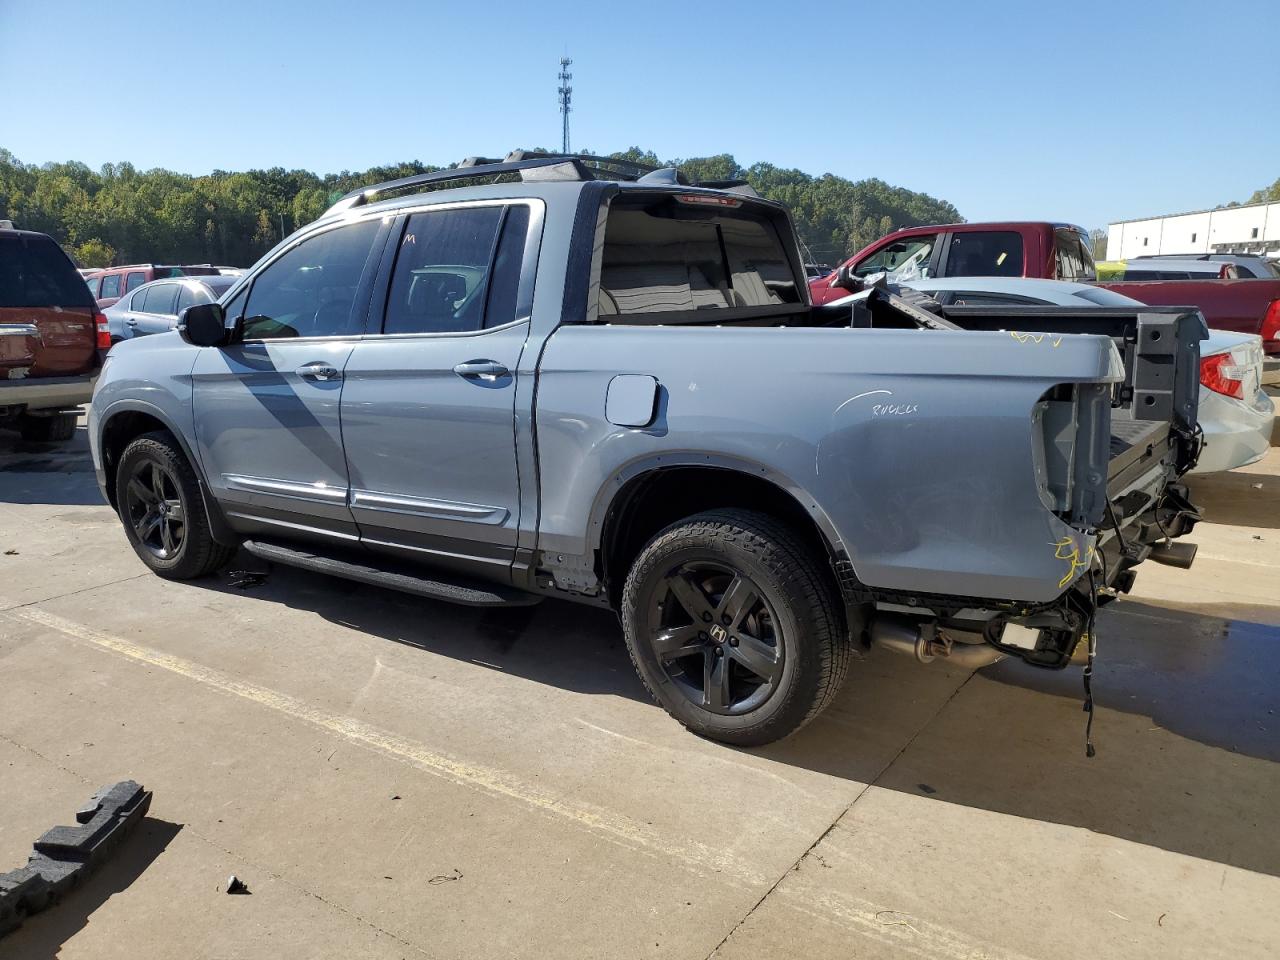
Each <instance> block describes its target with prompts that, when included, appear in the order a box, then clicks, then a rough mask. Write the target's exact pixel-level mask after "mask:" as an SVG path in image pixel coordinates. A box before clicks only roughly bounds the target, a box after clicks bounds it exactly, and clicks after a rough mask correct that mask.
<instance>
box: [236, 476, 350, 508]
mask: <svg viewBox="0 0 1280 960" xmlns="http://www.w3.org/2000/svg"><path fill="white" fill-rule="evenodd" d="M222 482H223V483H225V484H226V485H227V489H229V490H240V491H242V492H244V493H265V494H267V495H268V496H272V497H285V498H286V499H289V500H310V501H313V502H315V503H335V504H338V503H340V504H345V503H346V502H347V489H346V487H331V486H328V485H326V484H317V483H297V482H295V481H292V480H272V479H271V478H269V477H244V476H240V475H238V474H234V473H224V474H223V475H222Z"/></svg>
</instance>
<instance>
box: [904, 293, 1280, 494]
mask: <svg viewBox="0 0 1280 960" xmlns="http://www.w3.org/2000/svg"><path fill="white" fill-rule="evenodd" d="M909 286H910V287H911V288H912V289H913V290H919V291H920V292H921V293H927V294H929V295H930V296H932V297H934V298H935V299H937V300H939V301H940V302H941V303H943V304H947V305H951V306H963V305H966V304H968V305H973V306H996V305H1002V306H1014V305H1032V304H1053V305H1056V306H1063V307H1079V306H1083V305H1085V304H1093V305H1094V306H1099V307H1132V306H1134V305H1136V304H1138V301H1137V300H1134V299H1133V298H1132V297H1126V296H1124V295H1123V294H1119V293H1115V292H1113V291H1111V290H1104V289H1102V288H1101V287H1096V286H1094V285H1092V284H1089V283H1070V282H1068V281H1065V280H1035V279H1031V278H1029V277H949V278H947V279H944V280H913V281H911V283H910V284H909ZM1263 359H1264V358H1263V352H1262V339H1261V338H1260V337H1257V336H1255V335H1253V334H1250V333H1233V332H1231V331H1229V330H1210V331H1209V339H1208V340H1205V341H1204V342H1203V343H1201V344H1200V413H1199V417H1200V428H1201V429H1202V430H1204V438H1205V446H1204V450H1203V451H1202V452H1201V454H1200V461H1199V463H1198V464H1197V465H1196V468H1195V469H1194V470H1193V471H1191V472H1192V473H1220V472H1222V471H1224V470H1234V469H1235V468H1236V467H1243V466H1245V465H1246V464H1250V463H1254V462H1255V461H1257V460H1260V459H1262V457H1263V456H1265V455H1266V452H1267V451H1268V450H1269V449H1271V431H1272V426H1273V424H1274V421H1275V405H1274V404H1273V402H1272V400H1271V397H1269V396H1268V395H1267V394H1266V392H1265V391H1264V390H1263V389H1262V364H1263Z"/></svg>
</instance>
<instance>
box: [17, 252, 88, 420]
mask: <svg viewBox="0 0 1280 960" xmlns="http://www.w3.org/2000/svg"><path fill="white" fill-rule="evenodd" d="M110 346H111V340H110V334H109V333H108V332H107V318H106V317H104V316H103V315H102V314H100V313H99V312H98V308H97V305H96V304H95V303H94V300H93V295H92V294H91V293H90V292H89V288H88V287H86V286H85V282H84V281H83V280H82V279H81V278H80V274H79V273H77V272H76V268H75V265H74V264H72V262H71V260H70V258H68V257H67V255H66V254H65V253H64V252H63V251H62V248H61V247H59V246H58V244H57V243H55V242H54V240H53V238H51V237H48V236H45V235H44V234H43V233H31V232H28V231H26V230H8V229H3V230H0V424H3V425H6V426H16V427H17V428H18V430H19V431H20V432H21V433H22V437H23V439H24V440H68V439H70V438H71V436H72V434H73V433H74V432H75V428H76V418H77V416H78V415H79V411H78V410H77V409H76V408H77V407H78V406H79V405H80V404H82V403H88V402H89V399H90V398H91V397H92V395H93V384H94V380H95V379H96V378H97V375H98V368H99V366H100V361H99V353H98V351H99V348H100V347H110Z"/></svg>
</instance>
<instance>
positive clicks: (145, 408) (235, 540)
mask: <svg viewBox="0 0 1280 960" xmlns="http://www.w3.org/2000/svg"><path fill="white" fill-rule="evenodd" d="M121 413H145V414H146V415H147V416H149V417H153V418H154V419H156V420H159V421H160V422H161V423H162V424H163V425H164V428H165V429H166V430H168V431H169V433H170V434H172V435H173V438H174V439H175V440H177V441H178V446H179V447H181V448H182V454H183V456H185V457H186V458H187V462H188V463H189V464H191V469H192V470H194V471H195V475H196V482H197V483H198V484H199V485H200V499H201V500H202V501H203V502H204V512H205V515H206V516H207V517H208V518H209V533H210V534H211V535H212V536H213V539H214V540H215V541H216V542H217V543H219V544H221V545H222V546H224V547H236V546H239V545H240V537H238V536H237V535H236V533H235V531H234V530H232V529H231V524H230V523H228V522H227V518H226V516H225V514H223V512H222V506H221V505H220V504H219V503H218V501H217V499H216V498H215V497H214V496H213V493H212V491H211V490H210V489H209V484H208V481H206V480H205V476H204V466H203V464H201V462H200V458H199V457H197V456H196V453H195V451H194V450H193V449H192V447H191V445H190V444H189V443H188V442H187V438H186V435H185V434H184V433H183V432H182V431H181V430H179V429H178V428H177V427H176V426H174V423H173V418H172V417H171V416H169V414H168V413H166V412H165V411H164V410H162V409H161V408H160V407H157V406H156V405H155V404H152V403H148V402H147V401H145V400H137V399H132V398H130V399H124V400H117V401H115V402H114V403H112V404H111V405H110V406H109V407H107V408H106V409H105V410H103V411H102V412H101V413H100V414H98V417H97V420H98V429H97V436H96V437H95V438H94V439H95V440H96V441H97V446H98V450H99V451H100V453H99V455H100V456H101V458H102V465H103V469H104V470H105V469H106V453H105V451H104V448H103V445H102V440H103V435H104V434H105V433H106V429H107V424H108V423H110V422H111V420H112V419H113V418H114V417H115V416H117V415H118V414H121ZM107 492H108V499H110V497H111V493H110V489H108V491H107ZM113 506H114V504H113Z"/></svg>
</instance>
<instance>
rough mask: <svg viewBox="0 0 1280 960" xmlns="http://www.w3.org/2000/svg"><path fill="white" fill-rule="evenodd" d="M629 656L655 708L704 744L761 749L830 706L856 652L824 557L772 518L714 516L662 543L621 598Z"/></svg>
mask: <svg viewBox="0 0 1280 960" xmlns="http://www.w3.org/2000/svg"><path fill="white" fill-rule="evenodd" d="M622 622H623V630H624V633H625V635H626V640H627V648H628V650H629V651H630V652H631V659H632V662H634V663H635V666H636V670H637V671H638V672H639V674H640V677H641V679H642V680H643V681H644V683H645V686H646V687H647V688H648V689H649V692H650V693H651V694H652V695H653V697H654V699H655V700H657V701H658V703H660V704H661V705H662V706H663V707H665V708H666V710H667V712H669V713H670V714H671V715H672V716H674V717H675V718H676V719H677V720H679V721H680V722H681V723H682V724H684V725H685V726H686V727H688V728H689V729H690V730H692V731H693V732H694V733H697V734H699V735H701V736H705V737H709V738H711V739H713V740H720V741H723V742H725V743H731V744H735V745H738V746H758V745H760V744H765V743H770V742H772V741H774V740H780V739H782V738H783V737H786V736H788V735H790V734H792V733H794V732H795V731H797V730H799V729H800V728H801V727H803V726H804V725H805V724H806V723H808V722H809V721H810V720H812V719H813V718H814V717H815V716H817V715H818V713H819V712H821V710H822V709H823V708H824V707H825V706H826V705H827V704H828V703H829V702H830V700H831V699H832V698H833V697H834V696H835V694H836V692H837V691H838V690H839V689H840V686H841V684H842V683H843V682H844V678H845V675H846V673H847V672H848V666H849V660H850V657H851V654H852V644H851V642H850V639H849V636H848V632H847V631H846V630H845V629H844V628H843V624H842V618H841V616H840V607H839V602H838V594H837V592H836V589H835V585H834V583H833V582H832V580H831V578H830V577H829V576H827V575H824V571H823V570H822V568H821V566H820V565H819V562H818V558H816V557H814V556H813V552H812V550H810V549H809V548H808V547H806V546H805V544H804V543H803V542H802V541H801V540H800V538H799V537H797V536H796V535H795V533H794V532H793V531H792V530H791V528H789V527H788V526H786V525H785V524H783V523H781V522H779V521H778V520H776V519H774V518H773V517H770V516H767V515H765V514H760V513H755V512H752V511H747V510H716V511H710V512H707V513H702V514H698V515H697V516H693V517H689V518H688V519H686V520H682V521H680V522H678V523H676V524H673V525H672V526H670V527H668V528H667V529H665V530H663V531H662V532H661V533H659V534H658V535H657V536H656V537H654V539H653V540H652V541H650V543H649V544H648V545H647V546H646V547H645V548H644V550H643V551H641V553H640V556H639V557H638V558H637V559H636V562H635V565H634V566H633V567H632V569H631V572H630V574H629V575H628V576H627V581H626V585H625V587H624V589H623V595H622Z"/></svg>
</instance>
